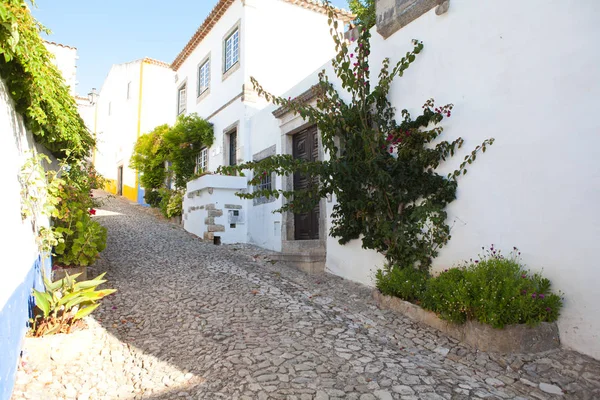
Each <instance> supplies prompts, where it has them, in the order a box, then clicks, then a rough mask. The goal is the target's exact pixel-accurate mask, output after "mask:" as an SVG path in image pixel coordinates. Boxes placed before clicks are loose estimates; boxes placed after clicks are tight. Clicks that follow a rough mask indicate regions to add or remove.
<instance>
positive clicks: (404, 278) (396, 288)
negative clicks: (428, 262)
mask: <svg viewBox="0 0 600 400" xmlns="http://www.w3.org/2000/svg"><path fill="white" fill-rule="evenodd" d="M427 279H428V274H426V273H425V272H423V271H421V270H418V269H415V268H399V267H396V266H392V267H387V268H386V271H385V272H384V271H382V270H378V271H377V273H376V275H375V280H376V285H377V288H378V289H379V290H380V291H381V293H383V294H386V295H390V296H396V297H399V298H401V299H403V300H406V301H411V302H414V301H417V300H420V299H421V296H422V294H423V291H424V290H425V285H426V282H427Z"/></svg>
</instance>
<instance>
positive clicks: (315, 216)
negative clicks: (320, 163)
mask: <svg viewBox="0 0 600 400" xmlns="http://www.w3.org/2000/svg"><path fill="white" fill-rule="evenodd" d="M293 147H294V151H293V157H294V158H299V159H303V160H307V161H317V160H318V159H319V137H318V135H317V127H316V126H313V127H311V128H308V129H305V130H303V131H302V132H299V133H297V134H296V135H294V138H293ZM311 184H312V182H311V181H310V179H308V177H307V176H305V175H302V174H298V173H295V174H294V190H298V189H305V188H307V187H309V186H310V185H311ZM319 214H320V212H319V205H318V204H317V206H316V207H315V208H314V209H312V210H311V211H310V212H307V213H301V214H294V239H295V240H315V239H318V238H319Z"/></svg>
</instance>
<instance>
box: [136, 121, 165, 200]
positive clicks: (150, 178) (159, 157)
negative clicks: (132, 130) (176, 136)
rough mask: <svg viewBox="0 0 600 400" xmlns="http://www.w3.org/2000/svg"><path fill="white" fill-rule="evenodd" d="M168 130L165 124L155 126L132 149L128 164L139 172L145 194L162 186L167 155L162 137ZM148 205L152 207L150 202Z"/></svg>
mask: <svg viewBox="0 0 600 400" xmlns="http://www.w3.org/2000/svg"><path fill="white" fill-rule="evenodd" d="M170 129H171V128H170V127H169V125H167V124H164V125H159V126H157V127H156V128H154V130H152V131H151V132H149V133H146V134H145V135H141V136H140V137H139V138H138V140H137V141H136V143H135V146H134V148H133V155H132V156H131V161H130V164H131V167H132V168H135V169H136V170H138V172H140V182H141V184H142V186H143V187H144V188H145V189H146V193H149V192H151V191H152V190H151V189H157V188H159V187H161V186H162V185H164V182H165V178H166V173H165V161H166V160H167V153H168V152H167V148H166V146H165V145H164V136H165V133H167V132H168V131H169V130H170ZM146 201H147V200H146ZM147 202H148V201H147ZM148 204H150V205H152V204H151V203H150V202H148Z"/></svg>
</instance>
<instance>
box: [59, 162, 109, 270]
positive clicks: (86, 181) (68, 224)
mask: <svg viewBox="0 0 600 400" xmlns="http://www.w3.org/2000/svg"><path fill="white" fill-rule="evenodd" d="M102 184H103V178H102V177H100V175H98V173H97V172H96V171H95V170H93V169H90V168H89V167H87V166H86V165H85V164H84V163H79V164H76V165H73V166H71V167H70V168H68V169H66V170H65V171H64V173H63V175H62V182H61V184H60V185H59V186H57V187H56V189H55V190H54V191H52V192H51V196H52V197H54V198H56V199H58V200H59V202H58V204H57V206H56V209H55V212H54V213H53V217H54V218H53V229H54V230H55V232H57V233H58V234H60V235H62V238H63V240H62V241H61V242H60V243H58V244H57V245H56V247H55V248H54V254H55V258H54V262H55V264H58V265H63V266H67V267H68V266H87V265H91V264H93V263H94V261H95V260H96V258H97V257H98V253H100V252H101V251H102V250H104V248H105V247H106V228H104V227H103V226H101V225H100V224H99V223H98V222H96V221H94V220H92V218H91V216H92V215H94V214H95V212H96V211H95V207H97V206H99V205H100V204H99V202H98V201H97V200H96V199H94V197H93V196H92V194H91V190H92V188H93V187H100V186H102Z"/></svg>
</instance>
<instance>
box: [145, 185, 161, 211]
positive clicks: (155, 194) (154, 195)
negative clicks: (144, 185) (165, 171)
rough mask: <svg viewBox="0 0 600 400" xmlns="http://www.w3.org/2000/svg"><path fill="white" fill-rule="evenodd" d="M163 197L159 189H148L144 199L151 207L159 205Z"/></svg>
mask: <svg viewBox="0 0 600 400" xmlns="http://www.w3.org/2000/svg"><path fill="white" fill-rule="evenodd" d="M161 199H162V197H161V196H160V193H159V191H158V190H149V189H146V191H145V192H144V200H145V201H146V203H148V205H149V206H150V207H158V206H159V204H160V201H161Z"/></svg>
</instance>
